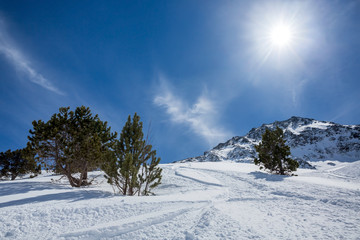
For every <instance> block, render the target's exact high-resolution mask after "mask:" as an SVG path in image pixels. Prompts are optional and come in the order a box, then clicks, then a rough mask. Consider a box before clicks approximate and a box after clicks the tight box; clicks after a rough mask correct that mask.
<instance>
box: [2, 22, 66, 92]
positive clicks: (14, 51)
mask: <svg viewBox="0 0 360 240" xmlns="http://www.w3.org/2000/svg"><path fill="white" fill-rule="evenodd" d="M0 54H3V55H4V56H5V57H6V58H7V59H8V61H9V62H10V63H11V64H12V65H13V66H14V67H15V68H16V70H17V71H19V72H21V73H23V74H25V75H26V77H27V78H28V79H29V80H30V81H31V82H33V83H35V84H38V85H40V86H41V87H43V88H45V89H47V90H49V91H52V92H55V93H57V94H60V95H64V93H63V92H62V91H60V90H59V89H58V88H56V87H55V86H54V85H53V84H52V83H51V82H50V81H49V80H48V79H47V78H45V77H44V76H43V75H41V74H40V73H38V72H37V71H36V70H35V69H34V68H33V66H32V64H31V62H30V61H29V59H27V58H26V57H25V56H24V54H23V53H22V52H21V51H20V50H19V49H18V48H17V47H16V46H15V45H14V43H12V41H11V39H10V38H9V37H8V36H7V33H6V29H5V27H4V22H3V21H2V20H1V18H0Z"/></svg>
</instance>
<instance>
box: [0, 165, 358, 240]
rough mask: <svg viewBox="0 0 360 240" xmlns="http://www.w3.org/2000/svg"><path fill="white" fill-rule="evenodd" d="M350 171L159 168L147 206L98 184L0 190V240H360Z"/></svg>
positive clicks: (0, 184)
mask: <svg viewBox="0 0 360 240" xmlns="http://www.w3.org/2000/svg"><path fill="white" fill-rule="evenodd" d="M351 164H352V165H351ZM351 164H347V163H341V165H336V166H329V165H327V164H325V163H324V164H322V165H321V164H320V165H319V168H318V169H317V170H303V169H300V170H299V171H298V173H297V174H298V175H299V176H298V177H286V176H275V175H270V174H268V173H266V172H262V171H259V170H258V167H257V166H255V165H252V164H247V163H231V162H216V163H209V162H207V163H206V162H204V163H183V164H165V165H162V168H163V180H162V184H161V185H160V186H159V187H158V188H157V189H156V190H155V192H156V194H157V195H156V196H148V197H145V196H144V197H128V196H126V197H124V196H119V195H114V194H113V193H112V192H111V191H112V190H111V187H110V186H108V185H107V184H106V183H105V181H104V180H103V178H99V180H98V184H97V185H94V186H91V187H88V188H84V189H73V188H70V187H68V186H67V185H65V184H63V183H61V182H60V183H51V182H50V181H49V180H50V177H49V176H41V177H38V178H34V179H23V180H16V181H13V182H8V181H0V239H71V240H77V239H187V240H193V239H360V180H359V179H360V178H359V176H360V173H357V172H356V171H355V170H354V169H357V168H358V166H359V165H360V161H359V162H355V163H351ZM94 174H97V175H99V173H94ZM52 178H59V177H58V176H57V177H56V176H52Z"/></svg>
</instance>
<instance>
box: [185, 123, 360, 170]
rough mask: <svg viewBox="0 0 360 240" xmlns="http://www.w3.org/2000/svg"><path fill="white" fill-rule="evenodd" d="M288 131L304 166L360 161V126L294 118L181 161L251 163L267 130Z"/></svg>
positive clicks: (289, 137) (262, 127) (297, 157)
mask: <svg viewBox="0 0 360 240" xmlns="http://www.w3.org/2000/svg"><path fill="white" fill-rule="evenodd" d="M276 127H279V128H281V129H283V130H284V136H285V139H286V143H287V145H289V146H290V148H291V153H292V157H293V158H294V159H297V160H298V161H299V163H300V166H301V167H310V165H309V164H308V163H307V161H320V160H338V161H351V162H352V161H357V160H360V125H341V124H337V123H333V122H325V121H318V120H315V119H310V118H301V117H291V118H290V119H288V120H285V121H276V122H274V123H271V124H263V125H262V126H261V127H258V128H253V129H251V130H250V131H249V132H248V133H247V134H246V135H245V136H242V137H239V136H236V137H233V138H231V139H229V140H228V141H226V142H225V143H220V144H218V145H217V146H216V147H214V148H213V149H211V150H209V151H207V152H205V153H204V155H202V156H198V157H193V158H187V159H184V160H181V161H180V162H192V161H199V162H203V161H223V160H233V161H237V162H250V161H253V159H254V157H255V156H256V151H255V148H254V146H255V145H256V144H258V143H259V142H260V141H261V137H262V134H263V133H264V132H265V129H266V128H269V129H271V130H273V129H275V128H276Z"/></svg>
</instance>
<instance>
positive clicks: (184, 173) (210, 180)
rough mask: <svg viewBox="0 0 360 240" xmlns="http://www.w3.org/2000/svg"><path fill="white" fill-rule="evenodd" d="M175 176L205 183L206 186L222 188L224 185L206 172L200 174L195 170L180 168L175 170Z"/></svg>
mask: <svg viewBox="0 0 360 240" xmlns="http://www.w3.org/2000/svg"><path fill="white" fill-rule="evenodd" d="M175 175H177V176H180V177H184V178H188V179H191V180H193V181H196V182H199V183H203V184H206V185H212V186H217V187H222V186H223V185H222V184H221V183H220V181H219V180H218V179H216V178H214V177H212V176H210V175H208V174H206V173H204V172H200V171H197V170H194V169H190V168H185V167H180V168H178V169H176V170H175Z"/></svg>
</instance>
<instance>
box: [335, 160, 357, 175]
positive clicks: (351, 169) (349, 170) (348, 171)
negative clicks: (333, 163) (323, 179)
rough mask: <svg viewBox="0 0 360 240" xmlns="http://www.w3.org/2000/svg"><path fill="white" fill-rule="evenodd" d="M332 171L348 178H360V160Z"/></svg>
mask: <svg viewBox="0 0 360 240" xmlns="http://www.w3.org/2000/svg"><path fill="white" fill-rule="evenodd" d="M332 173H333V174H336V175H339V176H343V177H347V178H354V179H360V161H356V162H353V163H349V164H346V165H345V166H343V167H341V168H338V169H336V170H334V171H332Z"/></svg>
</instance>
